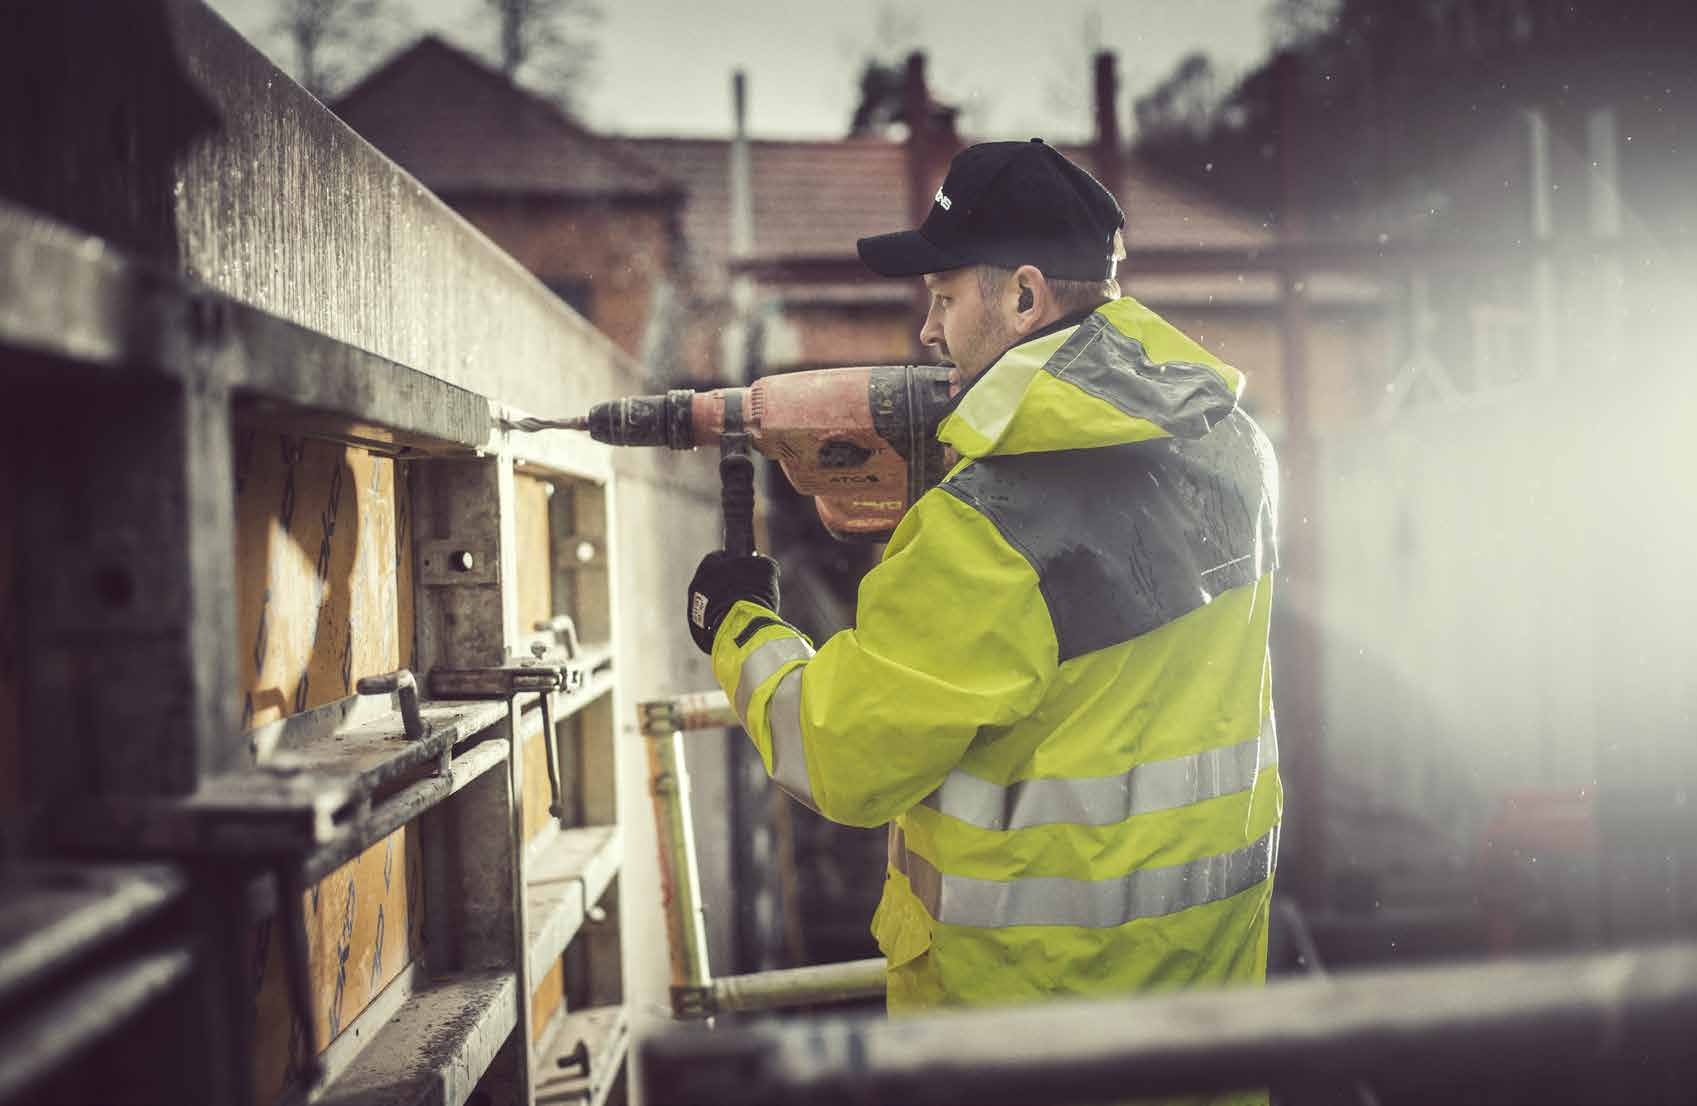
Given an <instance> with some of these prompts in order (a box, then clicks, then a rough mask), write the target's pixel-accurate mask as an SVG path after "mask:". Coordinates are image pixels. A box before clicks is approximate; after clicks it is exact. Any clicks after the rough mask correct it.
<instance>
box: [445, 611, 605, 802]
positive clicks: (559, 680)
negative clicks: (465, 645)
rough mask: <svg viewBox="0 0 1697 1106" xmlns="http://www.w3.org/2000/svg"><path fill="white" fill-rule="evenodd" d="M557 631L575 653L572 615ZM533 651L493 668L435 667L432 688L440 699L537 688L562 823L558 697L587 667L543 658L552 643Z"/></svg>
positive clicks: (500, 695) (579, 682) (577, 683)
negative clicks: (557, 729) (556, 730)
mask: <svg viewBox="0 0 1697 1106" xmlns="http://www.w3.org/2000/svg"><path fill="white" fill-rule="evenodd" d="M559 622H560V619H555V620H553V623H549V624H547V625H545V626H544V627H543V628H545V629H554V628H555V625H554V624H556V623H559ZM555 632H556V636H563V637H564V638H565V640H566V645H567V648H568V650H569V651H570V652H571V653H572V654H573V656H574V657H575V655H576V653H577V633H576V630H575V629H574V628H573V627H572V625H571V620H570V619H566V620H565V623H564V626H563V627H562V628H558V629H556V631H555ZM531 651H532V652H533V653H535V654H536V655H535V656H533V657H531V658H530V659H528V660H523V661H519V662H518V663H516V664H506V665H501V666H499V667H495V668H438V669H435V670H434V671H432V672H431V673H430V691H431V693H432V694H433V695H435V696H436V697H437V698H439V699H511V698H512V697H513V696H515V695H521V694H524V693H527V692H533V693H535V694H536V695H537V696H538V697H539V698H540V699H541V701H542V727H543V729H542V738H543V740H542V745H543V749H544V750H545V751H546V753H547V761H548V787H549V791H550V801H549V804H548V813H549V814H551V815H553V816H554V818H555V819H556V820H557V821H559V823H560V824H561V825H562V826H563V825H565V824H566V801H565V785H564V783H563V781H562V780H561V778H560V749H559V738H558V734H557V733H556V732H555V729H554V696H555V694H557V693H561V692H563V693H565V694H568V695H569V694H571V693H572V692H575V691H577V690H578V689H579V688H581V687H582V686H583V681H584V666H583V665H582V664H580V663H579V662H578V661H577V660H575V659H566V660H559V661H550V660H544V659H543V658H544V657H545V656H546V655H547V652H548V647H547V646H546V645H545V644H544V643H542V642H536V643H535V644H534V645H532V646H531ZM513 740H514V743H515V751H514V756H517V755H518V752H517V749H516V745H517V742H518V734H517V733H514V734H513Z"/></svg>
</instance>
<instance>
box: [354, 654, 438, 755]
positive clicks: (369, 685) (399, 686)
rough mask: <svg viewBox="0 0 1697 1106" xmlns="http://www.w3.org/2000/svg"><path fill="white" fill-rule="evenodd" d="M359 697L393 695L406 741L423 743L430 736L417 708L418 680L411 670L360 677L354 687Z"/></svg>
mask: <svg viewBox="0 0 1697 1106" xmlns="http://www.w3.org/2000/svg"><path fill="white" fill-rule="evenodd" d="M355 686H356V688H357V689H358V691H359V693H360V694H361V695H393V696H395V698H396V699H397V700H399V702H400V706H401V725H402V726H403V727H405V729H406V733H407V740H408V741H423V740H424V739H425V738H426V737H429V736H430V724H429V723H428V722H426V721H425V720H424V713H423V712H422V711H420V710H419V708H418V680H417V679H416V678H414V676H413V674H412V669H410V668H401V669H397V670H396V671H394V672H385V673H384V674H383V675H381V676H361V677H360V678H359V683H358V684H357V685H355Z"/></svg>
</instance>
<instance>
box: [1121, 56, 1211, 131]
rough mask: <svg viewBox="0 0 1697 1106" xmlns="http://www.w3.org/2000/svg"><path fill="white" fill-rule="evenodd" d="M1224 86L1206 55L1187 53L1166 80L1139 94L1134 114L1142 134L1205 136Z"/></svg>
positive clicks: (1138, 129)
mask: <svg viewBox="0 0 1697 1106" xmlns="http://www.w3.org/2000/svg"><path fill="white" fill-rule="evenodd" d="M1223 88H1224V82H1222V81H1221V80H1220V76H1219V74H1218V73H1217V72H1216V71H1215V69H1214V63H1213V62H1212V61H1210V60H1209V58H1208V55H1207V54H1204V53H1201V52H1200V51H1196V52H1193V53H1190V54H1187V55H1186V56H1185V57H1184V58H1183V59H1181V60H1180V61H1179V63H1178V65H1177V66H1175V67H1174V68H1173V71H1172V73H1171V74H1169V75H1168V76H1167V77H1166V79H1164V80H1162V81H1161V82H1160V83H1159V84H1157V85H1156V86H1155V87H1154V88H1152V89H1150V90H1149V91H1148V92H1147V93H1145V94H1144V95H1142V96H1140V97H1138V100H1137V103H1136V105H1135V108H1134V114H1135V115H1136V116H1137V133H1138V135H1139V137H1144V136H1148V137H1154V136H1159V135H1170V134H1174V133H1183V134H1188V135H1189V136H1190V137H1192V138H1198V139H1199V138H1202V137H1203V136H1204V135H1206V134H1207V133H1208V129H1209V128H1210V127H1211V126H1213V124H1214V120H1215V117H1216V114H1217V113H1218V111H1219V110H1220V108H1221V106H1222V104H1223V102H1224V99H1225V97H1224V94H1223V92H1222V89H1223Z"/></svg>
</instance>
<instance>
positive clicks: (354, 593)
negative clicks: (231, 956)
mask: <svg viewBox="0 0 1697 1106" xmlns="http://www.w3.org/2000/svg"><path fill="white" fill-rule="evenodd" d="M235 492H236V527H237V529H236V570H237V585H238V604H239V619H240V621H239V625H238V636H237V641H238V642H239V643H240V646H241V648H242V651H243V656H242V667H243V674H244V677H245V678H244V681H243V686H242V688H241V689H240V694H241V696H242V717H243V720H244V725H245V726H247V727H248V728H252V727H254V726H259V725H263V724H265V723H267V722H272V721H275V720H276V719H279V718H282V717H286V716H288V715H291V714H298V713H300V712H301V711H305V710H311V709H312V708H314V707H318V706H322V705H324V704H325V703H331V702H335V701H336V700H338V699H342V698H344V697H346V696H348V695H351V694H353V692H354V684H355V682H356V681H357V680H358V679H359V678H360V677H361V676H365V675H372V674H375V673H381V672H388V671H392V670H394V669H396V668H400V667H410V666H411V663H412V652H413V632H412V630H413V626H412V623H413V619H412V615H413V611H412V558H411V556H410V554H409V552H408V550H409V548H410V545H411V535H410V534H409V532H408V531H409V529H410V527H409V525H408V522H409V518H410V510H409V496H408V494H407V480H406V468H405V466H404V465H400V464H397V463H396V462H395V461H393V460H391V459H389V458H385V457H378V456H374V455H372V454H370V453H367V452H366V451H364V450H361V449H357V448H351V447H347V446H343V445H339V444H335V443H331V442H325V441H320V440H317V439H310V438H301V437H297V436H294V435H290V434H284V433H280V432H278V431H276V430H273V429H269V428H264V427H243V428H242V429H240V430H239V431H238V435H237V440H236V489H235ZM422 872H423V858H422V854H421V852H420V848H419V837H418V830H417V827H416V826H412V825H409V826H403V827H402V828H400V829H398V830H396V831H395V832H394V833H392V834H390V835H389V836H388V837H387V838H385V839H384V840H382V841H380V842H378V843H377V844H375V845H373V846H372V847H371V848H370V849H367V850H366V851H365V852H364V853H362V854H361V855H359V856H357V857H355V858H354V859H353V860H350V861H349V862H347V863H346V864H344V865H342V866H341V867H340V868H338V869H336V871H334V872H333V873H331V874H330V875H329V876H327V877H325V879H323V880H322V881H321V882H319V883H318V884H316V885H315V886H313V887H312V888H310V889H309V890H308V891H307V892H306V894H305V895H304V896H303V899H302V901H301V902H300V903H299V904H298V907H296V906H295V905H294V904H284V909H290V908H298V909H300V910H301V911H302V912H303V916H304V917H305V920H306V934H307V953H308V965H309V970H310V977H311V980H312V1006H313V1017H314V1019H315V1020H316V1022H317V1034H318V1039H319V1041H320V1042H322V1043H325V1044H328V1043H329V1042H331V1041H333V1040H334V1039H335V1038H336V1037H337V1036H338V1035H339V1034H340V1033H342V1032H343V1031H345V1030H346V1029H347V1027H348V1025H349V1024H350V1023H351V1022H352V1021H353V1020H354V1019H355V1018H356V1017H357V1016H358V1015H359V1013H360V1011H362V1010H363V1009H365V1007H366V1005H367V1004H368V1003H369V1002H370V1001H371V1000H372V999H373V998H375V997H376V996H377V995H378V994H379V993H381V992H382V990H383V989H384V988H385V987H387V986H388V985H389V984H390V983H391V982H393V981H394V980H395V978H396V977H397V976H398V975H399V974H400V973H401V972H402V971H403V970H404V969H405V968H406V967H407V966H408V965H409V964H410V963H411V962H412V960H413V957H414V956H415V955H416V954H417V952H418V950H419V948H420V947H421V932H422V926H423V921H424V919H423V911H422V901H423V876H422ZM278 924H279V919H277V918H272V919H269V920H267V921H265V922H262V923H260V924H259V925H258V926H256V927H255V929H254V931H253V933H252V941H253V950H254V953H253V960H252V963H253V964H254V971H255V976H254V988H255V1002H256V1005H257V1018H258V1024H257V1027H256V1037H255V1050H256V1056H255V1106H268V1104H269V1103H271V1102H274V1101H275V1100H276V1099H277V1097H278V1096H279V1095H280V1094H281V1093H282V1092H283V1091H284V1090H285V1089H286V1088H287V1086H288V1084H289V1082H290V1080H291V1077H292V1075H293V1073H294V1071H295V1070H297V1068H298V1066H299V1065H300V1063H301V1061H302V1060H303V1059H304V1058H303V1057H302V1056H301V1049H302V1045H301V1042H300V1041H299V1040H298V1034H297V1032H296V1030H295V1028H294V1025H293V1019H292V1016H291V1013H290V1007H289V999H288V993H287V988H286V985H285V979H284V974H283V962H282V951H281V946H282V942H281V939H280V934H279V932H278V930H277V926H278Z"/></svg>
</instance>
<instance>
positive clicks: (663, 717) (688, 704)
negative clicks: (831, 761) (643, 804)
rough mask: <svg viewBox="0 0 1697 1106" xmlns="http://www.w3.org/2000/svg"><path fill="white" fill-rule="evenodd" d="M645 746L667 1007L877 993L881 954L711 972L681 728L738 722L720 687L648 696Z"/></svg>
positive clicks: (755, 1004)
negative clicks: (666, 956) (666, 948)
mask: <svg viewBox="0 0 1697 1106" xmlns="http://www.w3.org/2000/svg"><path fill="white" fill-rule="evenodd" d="M637 712H638V716H639V718H640V719H641V725H642V733H643V735H644V737H645V738H646V741H645V744H646V745H647V746H648V781H649V792H650V793H651V794H652V795H653V796H654V828H655V835H656V838H657V840H658V843H659V848H660V878H661V881H662V888H661V890H662V896H663V899H664V903H665V911H666V933H667V938H668V942H669V944H670V946H671V958H672V1008H673V1011H674V1013H675V1014H676V1015H677V1016H678V1017H679V1018H711V1017H713V1016H714V1015H715V1014H721V1013H733V1012H734V1013H753V1012H756V1011H764V1010H781V1009H788V1008H792V1007H797V1006H822V1005H827V1004H831V1003H838V1002H853V1001H855V1000H858V999H869V998H878V997H880V996H882V995H883V994H884V988H885V981H884V970H885V964H884V961H883V959H881V958H879V959H873V960H857V961H853V962H851V963H846V964H823V965H818V966H814V967H806V968H787V969H783V970H780V971H771V972H755V973H753V974H750V975H733V976H724V977H722V978H719V979H714V978H713V977H712V973H711V972H710V971H709V969H708V963H707V930H706V921H705V915H704V913H703V910H702V902H701V877H700V874H699V871H698V869H697V867H696V862H695V831H694V828H693V825H692V823H691V821H690V809H689V777H688V774H687V773H686V772H685V770H684V751H683V736H684V734H685V733H688V732H690V731H692V730H704V729H716V728H722V727H725V726H737V725H740V724H741V723H740V721H739V720H738V718H737V716H736V713H735V712H734V711H733V710H732V709H731V704H730V701H729V700H728V699H727V698H726V697H725V694H724V693H723V692H720V691H705V692H694V693H690V694H687V695H677V696H674V697H672V698H670V699H655V700H651V701H649V702H646V703H642V704H640V705H639V706H638V708H637Z"/></svg>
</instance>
